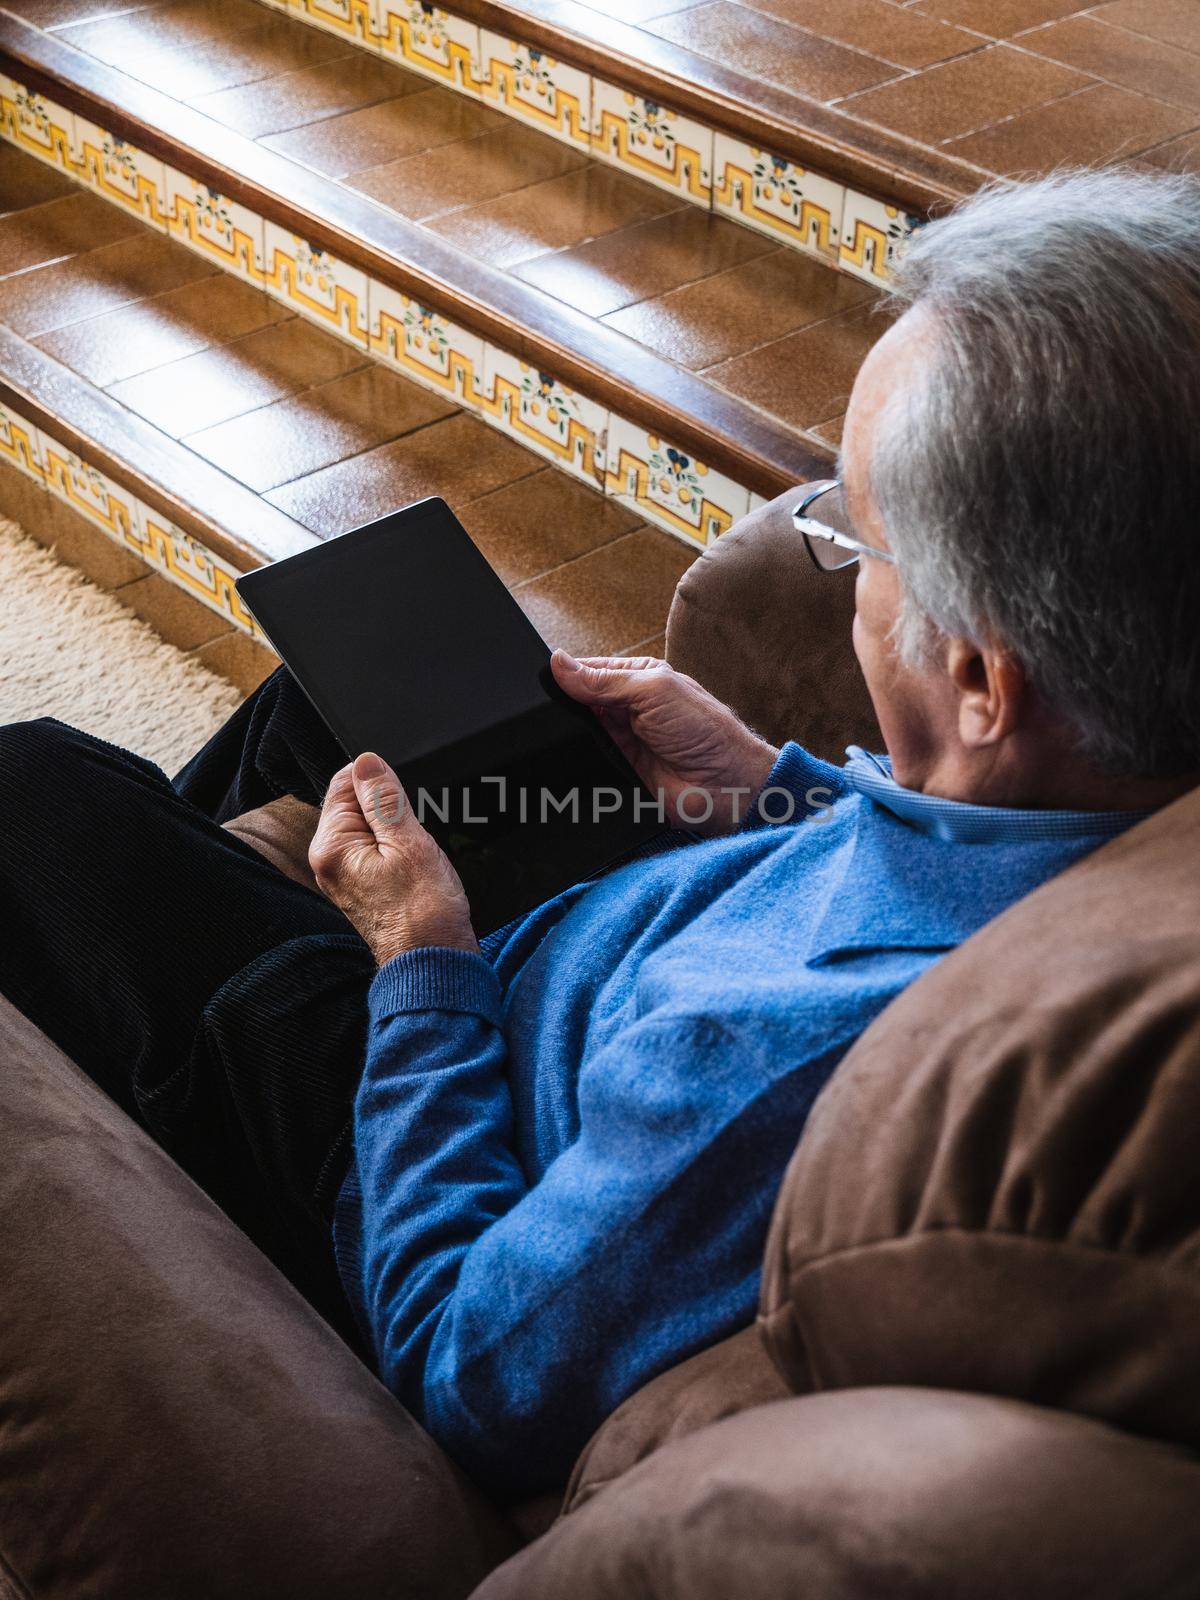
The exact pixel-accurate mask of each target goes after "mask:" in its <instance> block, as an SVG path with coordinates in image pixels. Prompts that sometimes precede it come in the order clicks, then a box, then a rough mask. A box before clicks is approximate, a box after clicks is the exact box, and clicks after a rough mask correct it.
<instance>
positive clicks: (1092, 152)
mask: <svg viewBox="0 0 1200 1600" xmlns="http://www.w3.org/2000/svg"><path fill="white" fill-rule="evenodd" d="M1197 70H1198V71H1200V57H1198V58H1197ZM1193 120H1194V119H1193V118H1192V117H1191V116H1190V115H1189V114H1188V113H1187V112H1185V111H1182V110H1181V109H1180V108H1179V107H1178V106H1173V105H1168V104H1167V103H1166V102H1164V101H1162V100H1151V99H1147V98H1146V97H1145V96H1144V95H1138V94H1131V93H1130V92H1129V91H1128V90H1127V89H1117V88H1114V87H1113V86H1112V85H1111V84H1107V83H1098V84H1095V85H1093V86H1092V87H1091V88H1089V89H1084V90H1083V91H1082V93H1080V94H1073V95H1068V96H1067V97H1066V99H1064V100H1055V101H1053V102H1052V103H1051V104H1050V105H1046V106H1035V107H1034V109H1033V110H1032V111H1023V112H1021V113H1020V115H1018V116H1015V117H1010V118H1009V120H1008V121H1007V122H1001V123H998V124H996V126H994V127H991V128H983V129H981V130H980V131H979V132H978V133H972V134H968V135H967V136H966V137H965V138H963V139H954V140H952V141H951V142H950V144H949V145H948V146H947V149H948V150H950V151H953V152H954V153H955V154H957V155H961V156H963V157H964V158H965V159H966V160H968V161H973V162H975V163H976V164H977V165H979V166H982V167H986V168H987V169H988V171H989V172H999V173H1002V174H1005V175H1011V176H1013V177H1028V176H1032V175H1034V174H1037V173H1042V172H1052V171H1053V170H1054V169H1055V168H1056V167H1059V166H1077V165H1086V164H1087V163H1089V162H1105V161H1127V160H1129V159H1130V158H1131V157H1133V156H1136V155H1138V154H1140V152H1141V151H1143V150H1146V149H1149V148H1152V147H1153V146H1156V145H1159V144H1161V143H1162V142H1163V141H1164V140H1169V139H1171V138H1172V137H1173V136H1174V135H1177V134H1180V133H1183V132H1184V131H1185V130H1186V129H1187V128H1188V127H1190V126H1191V124H1192V122H1193Z"/></svg>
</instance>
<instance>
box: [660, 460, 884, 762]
mask: <svg viewBox="0 0 1200 1600" xmlns="http://www.w3.org/2000/svg"><path fill="white" fill-rule="evenodd" d="M798 494H799V491H798V490H796V489H793V490H791V491H790V492H789V493H787V494H782V495H780V496H779V497H778V499H775V500H772V501H771V502H770V503H769V504H768V505H765V506H763V507H761V508H760V509H759V510H758V511H752V512H751V513H750V515H749V516H748V517H743V518H742V519H741V521H740V522H737V523H735V524H734V526H733V527H732V528H730V529H729V531H728V532H727V533H723V534H722V535H721V537H720V538H719V539H718V540H717V541H716V543H715V544H712V545H710V546H709V547H708V549H707V550H705V551H704V553H703V555H701V556H700V557H699V558H698V559H697V560H695V561H693V563H692V565H691V566H690V567H689V568H688V570H687V571H686V572H685V573H684V575H683V577H682V578H681V579H680V581H679V587H678V588H677V589H676V591H675V598H674V600H673V602H672V604H671V614H670V616H669V618H668V620H667V659H668V660H669V661H670V662H671V664H672V666H675V667H678V668H679V670H680V671H681V672H687V673H689V674H690V675H691V676H692V677H693V678H697V679H698V680H699V681H700V682H701V683H702V684H703V685H704V686H705V688H706V689H709V690H711V691H712V693H713V694H715V695H716V696H717V698H718V699H720V700H723V701H725V703H726V704H727V705H731V706H732V707H733V708H734V710H735V711H737V712H738V714H739V715H740V716H742V717H743V718H744V719H745V720H746V721H747V722H748V723H749V724H750V726H751V727H752V728H754V729H756V730H757V732H759V733H761V734H762V736H763V737H764V738H765V739H769V740H770V741H771V742H772V744H782V743H783V742H784V740H785V739H795V740H796V741H797V742H798V743H800V744H802V745H803V746H804V747H805V749H807V750H811V751H812V753H813V754H814V755H817V756H820V757H821V758H822V759H823V760H826V761H839V762H840V760H841V758H842V753H843V751H844V750H845V748H846V746H847V745H848V744H862V745H866V746H867V747H868V748H869V749H876V750H879V749H882V743H881V741H880V736H879V727H878V724H877V723H876V720H875V712H874V710H873V709H872V706H871V700H870V696H869V695H868V694H867V688H866V684H865V683H864V682H863V677H862V673H861V672H860V671H859V668H858V662H857V660H856V658H855V655H854V646H853V644H852V643H851V638H850V628H851V624H852V623H853V621H854V574H853V570H852V569H851V570H848V571H845V572H819V571H818V570H817V568H816V567H815V566H814V565H813V563H812V561H811V560H810V559H809V556H808V552H807V551H806V550H805V548H804V544H803V541H802V540H801V538H800V536H799V534H797V533H796V531H795V530H794V529H793V527H792V516H791V514H792V508H793V506H794V505H795V503H796V500H797V497H798Z"/></svg>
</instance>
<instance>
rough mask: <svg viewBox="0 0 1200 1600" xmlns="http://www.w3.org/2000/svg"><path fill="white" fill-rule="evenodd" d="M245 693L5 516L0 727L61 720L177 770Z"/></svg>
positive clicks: (0, 540) (0, 558)
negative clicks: (45, 719)
mask: <svg viewBox="0 0 1200 1600" xmlns="http://www.w3.org/2000/svg"><path fill="white" fill-rule="evenodd" d="M97 537H99V535H97ZM241 698H242V697H241V695H240V694H239V693H238V691H237V690H236V689H235V688H233V687H232V686H231V685H230V684H228V683H226V681H225V680H224V678H219V677H217V676H216V674H215V673H212V672H210V671H209V670H208V668H207V667H204V666H202V665H201V663H200V662H198V661H196V660H195V659H194V658H193V657H191V656H188V655H185V654H184V652H183V651H182V650H177V649H176V648H175V646H174V645H170V644H167V643H166V641H165V640H164V639H161V638H160V637H159V636H158V634H157V633H155V632H154V630H153V628H151V627H150V626H149V625H148V624H147V623H145V622H143V621H141V619H140V618H139V617H135V616H134V615H133V613H132V612H130V611H127V610H126V609H125V607H124V606H122V605H121V604H120V603H119V601H117V600H115V599H114V598H113V596H112V595H111V594H108V593H106V591H105V590H103V589H99V588H97V587H96V585H95V584H94V583H91V582H89V580H88V579H87V578H85V577H84V576H83V574H82V573H80V572H77V571H76V570H75V568H74V567H69V566H66V565H64V564H63V562H61V561H59V560H57V559H56V557H54V556H53V555H51V553H50V552H49V551H48V550H44V549H43V548H42V547H41V545H39V544H37V543H36V542H35V541H34V540H33V539H31V538H30V537H29V536H28V535H27V534H26V533H24V532H23V531H22V530H21V529H20V528H19V527H18V526H17V525H16V523H15V522H7V521H5V520H4V519H2V518H0V723H6V722H19V721H23V720H25V719H26V718H29V717H47V716H49V717H58V718H60V719H61V720H62V721H63V722H70V723H72V724H74V726H75V727H77V728H85V729H86V730H87V731H88V732H89V733H94V734H97V735H98V736H99V737H100V738H102V739H107V740H109V742H110V743H112V744H119V745H123V746H125V748H126V749H129V750H136V751H137V753H138V754H139V755H142V756H147V757H148V758H149V759H150V760H151V761H156V762H157V763H158V764H159V766H161V767H162V768H163V769H164V770H165V771H167V772H168V773H174V772H175V771H177V770H178V769H179V767H181V766H182V765H183V763H184V762H185V761H186V760H187V758H188V756H190V755H191V754H192V752H193V751H194V750H196V749H197V748H198V747H199V746H200V745H201V744H203V742H204V740H205V739H207V738H208V736H209V735H210V734H211V733H212V732H213V731H214V730H215V729H216V728H217V727H219V726H220V724H221V723H222V722H223V721H224V720H225V718H226V717H227V716H229V714H230V712H232V711H233V709H234V708H235V707H236V706H237V705H238V704H239V702H240V700H241Z"/></svg>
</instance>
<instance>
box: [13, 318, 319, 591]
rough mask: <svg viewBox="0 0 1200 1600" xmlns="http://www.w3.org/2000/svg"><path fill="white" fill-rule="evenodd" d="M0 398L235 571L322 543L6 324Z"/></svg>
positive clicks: (249, 490) (298, 524)
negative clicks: (224, 561)
mask: <svg viewBox="0 0 1200 1600" xmlns="http://www.w3.org/2000/svg"><path fill="white" fill-rule="evenodd" d="M0 403H2V404H5V405H9V406H11V407H12V408H13V409H14V410H15V411H17V412H18V413H19V414H20V415H22V416H24V417H26V418H27V419H28V420H29V421H30V422H32V423H34V424H35V425H36V426H37V427H39V428H41V429H43V430H44V431H45V432H46V433H48V434H49V435H50V436H51V437H52V438H54V439H57V440H58V441H59V442H60V443H62V444H64V445H66V447H67V448H68V449H69V450H72V451H73V452H74V453H75V454H76V455H77V456H80V457H81V458H82V459H83V460H85V461H87V462H89V463H90V464H91V465H93V466H95V467H99V469H100V470H101V471H102V472H104V473H106V474H107V475H108V476H109V477H110V478H112V479H113V480H114V481H115V482H116V483H119V484H120V485H122V487H124V488H126V489H128V490H129V491H130V493H131V494H134V495H136V496H137V497H138V498H140V499H142V500H144V501H146V502H147V504H149V505H151V506H153V507H154V508H155V509H156V510H157V511H160V512H161V513H162V514H163V516H165V517H167V518H168V520H169V521H171V522H173V523H174V524H175V525H176V527H178V528H179V529H181V531H182V532H184V533H187V534H190V535H192V536H193V537H194V538H197V539H199V540H200V542H201V543H202V544H204V545H207V546H208V548H209V549H211V550H212V551H213V552H214V553H215V554H216V555H219V556H222V557H224V559H225V560H227V561H228V562H230V563H231V564H232V565H233V566H234V567H236V568H237V569H238V571H239V572H249V571H250V570H251V569H252V568H254V567H258V566H262V565H263V564H264V563H266V562H270V561H278V560H279V559H280V558H281V557H282V556H289V555H295V554H296V553H297V552H298V551H300V550H309V549H311V548H312V547H313V546H314V545H316V544H319V543H320V542H321V541H320V539H319V538H318V537H317V535H316V534H315V533H313V532H311V531H310V530H309V529H308V528H305V527H303V526H302V525H301V524H300V523H298V522H294V521H293V520H292V518H291V517H289V516H287V515H286V513H285V512H282V511H279V510H278V509H277V508H276V507H275V506H273V505H271V504H270V502H269V501H267V500H264V499H262V498H261V496H259V495H257V494H255V493H254V491H253V490H252V489H247V488H245V487H244V486H243V485H242V484H240V483H238V482H237V481H236V480H235V479H233V478H230V477H227V476H226V474H225V473H223V472H222V471H220V469H219V468H217V467H214V466H210V465H209V463H208V462H207V461H204V460H202V459H201V458H200V457H199V456H197V455H195V454H194V453H193V452H192V451H191V450H189V449H187V447H186V446H185V445H181V444H178V443H177V442H176V441H175V440H174V439H171V438H168V436H167V435H166V434H165V433H162V432H160V430H159V429H158V428H156V427H154V426H153V424H152V423H149V422H146V421H144V420H143V419H142V418H141V417H139V416H136V415H135V414H134V413H133V412H131V411H128V410H126V408H125V407H124V406H123V405H121V403H120V402H119V401H117V400H114V399H112V398H111V397H110V396H109V395H106V394H105V393H104V392H103V391H102V390H100V389H97V388H95V387H94V385H92V384H91V383H89V382H88V381H87V380H86V379H85V378H81V377H79V375H78V374H77V373H74V372H72V371H71V370H70V368H68V367H65V366H63V364H62V363H61V362H60V361H57V360H55V358H54V357H53V356H50V355H47V354H46V352H45V351H44V350H39V349H38V348H37V346H36V345H32V344H30V343H29V342H28V341H27V340H25V339H22V338H21V337H20V335H19V334H16V333H13V332H12V331H11V329H9V328H4V327H0Z"/></svg>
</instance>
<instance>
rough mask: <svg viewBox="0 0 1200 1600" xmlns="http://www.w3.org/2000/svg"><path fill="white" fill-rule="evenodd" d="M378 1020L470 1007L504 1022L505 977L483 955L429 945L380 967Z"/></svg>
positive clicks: (375, 1003) (375, 987)
mask: <svg viewBox="0 0 1200 1600" xmlns="http://www.w3.org/2000/svg"><path fill="white" fill-rule="evenodd" d="M367 999H368V1004H369V1006H370V1011H371V1021H372V1022H373V1023H379V1022H386V1021H387V1019H388V1018H389V1017H394V1016H396V1015H397V1014H398V1013H399V1012H401V1011H466V1012H471V1013H473V1014H474V1015H476V1016H480V1017H484V1018H485V1019H486V1020H487V1021H488V1022H494V1023H495V1024H496V1025H497V1026H499V1023H500V1010H501V1008H500V983H499V980H498V979H497V977H496V974H495V973H494V972H493V971H492V969H491V967H490V966H488V964H487V962H486V961H485V960H484V959H483V957H482V956H481V955H477V954H476V953H475V952H474V951H468V950H451V949H449V948H447V947H446V946H444V945H427V946H424V947H423V948H422V949H420V950H406V951H405V952H404V953H403V955H398V956H393V958H392V959H391V960H390V961H389V962H388V963H387V965H386V966H384V967H380V969H379V971H378V972H377V973H376V974H375V978H374V981H373V982H372V984H371V989H370V993H369V995H368V997H367Z"/></svg>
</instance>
